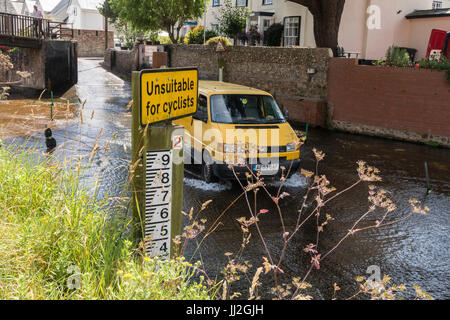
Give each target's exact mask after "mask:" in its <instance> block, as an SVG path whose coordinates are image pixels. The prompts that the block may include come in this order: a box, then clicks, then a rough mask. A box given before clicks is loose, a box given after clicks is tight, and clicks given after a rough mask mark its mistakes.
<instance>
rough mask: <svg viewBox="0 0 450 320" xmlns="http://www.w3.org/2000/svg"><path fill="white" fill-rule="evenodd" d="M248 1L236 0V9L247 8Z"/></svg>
mask: <svg viewBox="0 0 450 320" xmlns="http://www.w3.org/2000/svg"><path fill="white" fill-rule="evenodd" d="M247 4H248V0H236V7H246V6H247Z"/></svg>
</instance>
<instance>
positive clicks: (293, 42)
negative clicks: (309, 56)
mask: <svg viewBox="0 0 450 320" xmlns="http://www.w3.org/2000/svg"><path fill="white" fill-rule="evenodd" d="M300 19H301V17H286V18H284V46H285V47H292V46H298V45H299V44H300Z"/></svg>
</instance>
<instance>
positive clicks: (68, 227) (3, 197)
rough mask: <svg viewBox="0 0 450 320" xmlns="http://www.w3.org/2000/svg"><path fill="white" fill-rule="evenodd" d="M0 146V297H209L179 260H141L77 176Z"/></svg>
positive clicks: (115, 216)
mask: <svg viewBox="0 0 450 320" xmlns="http://www.w3.org/2000/svg"><path fill="white" fill-rule="evenodd" d="M55 163H56V161H55V160H54V159H51V158H45V157H42V158H41V159H37V157H36V152H34V151H33V150H31V151H27V150H25V148H22V147H15V148H12V147H8V148H6V149H5V147H3V148H2V147H0V299H209V293H210V291H208V290H209V289H207V288H206V287H205V286H204V285H203V284H202V281H201V280H199V281H194V280H193V277H194V275H195V272H196V266H195V265H194V266H192V265H190V264H189V263H187V262H185V261H184V260H183V259H181V258H180V259H176V260H172V261H167V262H166V261H160V260H158V259H148V258H143V257H142V256H141V255H140V254H139V253H138V252H137V250H134V249H133V248H132V246H131V241H130V239H128V233H127V231H126V230H127V226H128V225H129V223H130V221H129V220H128V218H127V217H126V214H124V213H123V209H122V210H117V211H115V212H111V210H113V209H111V206H110V205H109V203H108V199H106V198H105V199H100V200H99V199H96V198H95V197H93V196H92V195H93V192H92V190H90V189H89V188H86V187H81V184H80V180H79V178H78V177H79V174H77V172H76V170H71V169H68V167H70V165H69V166H66V165H64V166H61V165H58V164H55Z"/></svg>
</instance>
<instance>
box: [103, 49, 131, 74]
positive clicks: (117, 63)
mask: <svg viewBox="0 0 450 320" xmlns="http://www.w3.org/2000/svg"><path fill="white" fill-rule="evenodd" d="M103 67H105V68H106V69H108V70H109V71H111V72H113V73H116V74H118V75H119V76H122V77H123V78H125V79H128V80H130V79H131V73H132V72H133V71H137V70H138V66H137V52H136V51H135V50H115V49H108V50H105V53H104V61H103Z"/></svg>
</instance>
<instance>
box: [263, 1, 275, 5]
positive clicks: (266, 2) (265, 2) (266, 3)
mask: <svg viewBox="0 0 450 320" xmlns="http://www.w3.org/2000/svg"><path fill="white" fill-rule="evenodd" d="M272 3H273V1H272V0H263V2H262V4H263V5H268V4H272Z"/></svg>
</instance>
